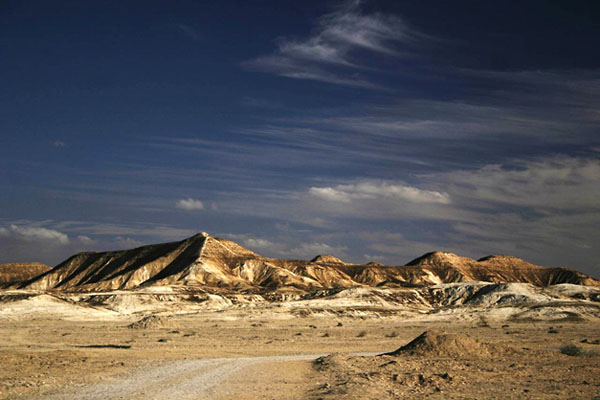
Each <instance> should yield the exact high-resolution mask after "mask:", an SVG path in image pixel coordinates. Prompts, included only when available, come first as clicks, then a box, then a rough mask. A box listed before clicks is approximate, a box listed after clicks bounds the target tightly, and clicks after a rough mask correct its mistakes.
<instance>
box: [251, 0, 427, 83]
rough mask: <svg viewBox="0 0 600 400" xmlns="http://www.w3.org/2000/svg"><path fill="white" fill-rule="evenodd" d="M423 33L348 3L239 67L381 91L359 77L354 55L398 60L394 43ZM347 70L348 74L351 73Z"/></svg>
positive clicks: (409, 40)
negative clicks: (306, 33)
mask: <svg viewBox="0 0 600 400" xmlns="http://www.w3.org/2000/svg"><path fill="white" fill-rule="evenodd" d="M423 38H424V35H422V34H420V33H419V32H418V31H416V30H415V29H413V28H411V27H409V26H408V25H407V23H406V22H405V21H403V20H402V19H401V18H399V17H396V16H391V15H384V14H379V13H373V14H365V13H364V12H363V10H362V7H361V2H360V1H355V0H352V1H346V2H345V3H342V4H341V5H340V6H339V7H337V8H336V9H335V10H334V11H333V12H331V13H328V14H325V15H323V16H322V17H320V18H319V19H318V20H317V24H316V27H315V29H314V31H313V32H312V34H311V35H310V36H309V37H307V38H289V37H287V38H280V39H278V40H277V50H276V51H275V52H274V53H273V54H270V55H266V56H261V57H257V58H255V59H253V60H250V61H246V62H245V63H243V65H244V66H246V67H247V68H251V69H255V70H260V71H264V72H270V73H274V74H277V75H281V76H285V77H289V78H296V79H309V80H317V81H321V82H328V83H333V84H340V85H347V86H358V87H366V88H379V89H381V88H382V87H381V86H379V85H376V84H374V83H372V82H371V81H370V80H368V79H366V78H364V77H362V76H360V75H357V73H356V70H361V69H365V68H368V66H367V65H364V64H363V63H362V62H359V61H358V58H357V57H354V56H355V53H357V52H360V51H367V52H370V53H375V54H382V55H388V56H400V55H401V54H402V53H401V52H400V51H399V50H398V47H397V45H398V44H399V43H403V44H405V45H411V44H414V43H416V42H417V41H418V40H420V39H423ZM349 71H351V72H349Z"/></svg>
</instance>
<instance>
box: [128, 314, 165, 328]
mask: <svg viewBox="0 0 600 400" xmlns="http://www.w3.org/2000/svg"><path fill="white" fill-rule="evenodd" d="M169 322H170V321H169V318H168V317H163V316H160V315H154V314H151V315H146V316H145V317H143V318H142V319H140V320H138V321H135V322H134V323H132V324H129V325H127V327H128V328H129V329H151V328H165V327H168V326H169Z"/></svg>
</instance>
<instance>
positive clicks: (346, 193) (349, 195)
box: [308, 181, 450, 204]
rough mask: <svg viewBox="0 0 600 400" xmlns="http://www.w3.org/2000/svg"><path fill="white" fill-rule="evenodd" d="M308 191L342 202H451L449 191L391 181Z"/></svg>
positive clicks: (329, 199)
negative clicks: (385, 199) (426, 188)
mask: <svg viewBox="0 0 600 400" xmlns="http://www.w3.org/2000/svg"><path fill="white" fill-rule="evenodd" d="M308 192H309V193H310V194H311V195H313V196H315V197H318V198H320V199H323V200H327V201H338V202H342V203H350V202H352V201H355V200H367V199H368V200H373V199H377V198H390V199H395V200H399V201H410V202H416V203H440V204H448V203H450V196H448V194H447V193H440V192H436V191H433V190H422V189H418V188H416V187H411V186H407V185H403V184H396V183H389V182H369V181H366V182H359V183H355V184H349V185H337V186H335V187H311V188H310V189H309V191H308Z"/></svg>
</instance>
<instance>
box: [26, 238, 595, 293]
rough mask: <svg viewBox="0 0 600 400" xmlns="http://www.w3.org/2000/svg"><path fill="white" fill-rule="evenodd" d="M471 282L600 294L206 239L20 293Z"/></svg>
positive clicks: (435, 260)
mask: <svg viewBox="0 0 600 400" xmlns="http://www.w3.org/2000/svg"><path fill="white" fill-rule="evenodd" d="M473 281H486V282H494V283H505V282H521V283H530V284H533V285H536V286H548V285H552V284H557V283H572V284H579V285H590V286H600V281H597V280H595V279H593V278H592V277H590V276H588V275H585V274H582V273H580V272H577V271H574V270H571V269H568V268H554V267H553V268H549V267H542V266H538V265H534V264H530V263H528V262H526V261H524V260H521V259H519V258H517V257H513V256H506V255H492V256H486V257H483V258H481V259H479V260H475V259H471V258H468V257H461V256H459V255H456V254H453V253H448V252H439V251H438V252H430V253H426V254H424V255H423V256H421V257H418V258H415V259H414V260H412V261H410V262H409V263H407V264H406V265H404V266H384V265H379V264H367V265H362V264H350V263H346V262H344V261H342V260H341V259H339V258H337V257H334V256H331V255H319V256H317V257H315V258H313V259H312V260H309V261H306V260H292V259H275V258H269V257H262V256H260V255H259V254H257V253H255V252H253V251H251V250H249V249H246V248H244V247H242V246H240V245H239V244H237V243H235V242H233V241H230V240H227V239H223V238H217V237H214V236H211V235H210V234H208V233H205V232H202V233H199V234H196V235H194V236H191V237H189V238H187V239H184V240H181V241H177V242H168V243H159V244H151V245H145V246H141V247H137V248H134V249H128V250H117V251H105V252H83V253H78V254H75V255H73V256H71V257H69V258H68V259H66V260H65V261H63V262H62V263H60V264H58V265H57V266H56V267H54V268H52V269H51V270H49V271H46V272H44V273H42V274H40V275H39V276H36V277H34V278H32V279H29V280H27V281H25V282H22V283H21V284H19V285H16V287H18V288H22V289H33V290H65V291H103V290H120V289H133V288H139V287H146V286H186V287H191V288H198V287H203V286H209V287H216V288H221V289H228V290H235V291H244V292H260V291H269V290H277V289H283V288H288V289H295V290H301V291H306V292H309V291H314V290H318V289H332V288H349V287H355V286H372V287H380V286H387V287H402V286H407V287H410V286H431V285H437V284H442V283H457V282H473Z"/></svg>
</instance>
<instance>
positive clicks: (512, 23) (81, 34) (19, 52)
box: [0, 0, 600, 277]
mask: <svg viewBox="0 0 600 400" xmlns="http://www.w3.org/2000/svg"><path fill="white" fill-rule="evenodd" d="M598 43H600V4H599V3H598V2H597V1H594V0H592V1H552V0H546V1H538V0H531V1H527V2H523V1H494V2H488V1H475V0H471V1H462V0H457V1H452V2H449V1H443V0H439V1H427V2H415V1H400V0H398V1H376V0H371V1H367V0H365V1H332V2H324V1H281V0H278V1H251V2H249V1H230V0H223V1H218V2H203V1H186V0H182V1H177V2H172V1H166V0H163V1H155V0H145V1H94V0H90V1H84V2H81V1H66V0H65V1H59V2H47V1H27V0H26V1H12V0H8V1H7V0H4V1H1V2H0V60H1V61H0V188H1V190H0V262H17V261H23V262H26V261H40V262H44V263H47V264H49V265H55V264H57V263H59V262H60V261H62V260H64V259H65V258H67V257H68V256H70V255H72V254H74V253H76V252H80V251H100V250H114V249H124V248H131V247H136V246H141V245H143V244H149V243H158V242H165V241H175V240H181V239H183V238H186V237H188V236H191V235H193V234H195V233H197V232H202V231H204V232H209V233H210V234H212V235H215V236H219V237H225V238H228V239H231V240H234V241H236V242H238V243H240V244H241V245H243V246H246V247H248V248H250V249H251V250H254V251H256V252H258V253H259V254H261V255H264V256H272V257H289V258H303V259H307V258H312V257H314V256H315V255H317V254H323V253H326V254H334V255H336V256H338V257H340V258H342V259H344V260H346V261H349V262H355V263H366V262H369V261H378V262H382V263H386V264H389V265H403V264H405V263H407V262H408V261H410V260H411V259H413V258H416V257H418V256H420V255H422V254H424V253H426V252H429V251H435V250H440V251H449V252H454V253H457V254H459V255H463V256H467V257H473V258H480V257H483V256H486V255H489V254H510V255H514V256H517V257H521V258H523V259H525V260H527V261H530V262H532V263H536V264H540V265H547V266H565V267H571V268H574V269H577V270H579V271H582V272H586V273H588V274H591V275H592V276H595V277H600V262H599V261H598V260H600V246H599V243H600V229H599V228H598V227H600V52H599V51H598V48H597V47H598Z"/></svg>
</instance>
